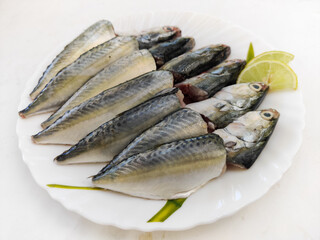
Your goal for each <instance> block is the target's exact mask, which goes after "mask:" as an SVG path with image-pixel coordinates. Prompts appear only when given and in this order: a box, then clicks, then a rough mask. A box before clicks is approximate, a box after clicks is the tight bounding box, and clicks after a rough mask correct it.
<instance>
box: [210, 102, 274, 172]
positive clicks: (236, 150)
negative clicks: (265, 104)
mask: <svg viewBox="0 0 320 240" xmlns="http://www.w3.org/2000/svg"><path fill="white" fill-rule="evenodd" d="M279 116H280V113H279V112H278V111H277V110H275V109H272V108H271V109H264V110H260V111H250V112H248V113H246V114H245V115H243V116H242V117H240V118H238V119H236V120H235V121H233V122H232V123H230V124H229V125H228V126H226V127H225V128H223V129H218V130H216V131H214V133H215V134H217V135H219V136H220V137H221V138H222V139H223V142H224V146H225V148H226V150H227V163H228V164H231V165H235V166H237V167H240V168H246V169H249V168H250V167H251V166H252V165H253V164H254V163H255V161H256V160H257V158H258V157H259V155H260V153H261V152H262V150H263V149H264V147H265V146H266V144H267V142H268V141H269V139H270V137H271V135H272V133H273V131H274V129H275V127H276V124H277V122H278V119H279Z"/></svg>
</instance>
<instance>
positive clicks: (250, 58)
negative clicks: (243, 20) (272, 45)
mask: <svg viewBox="0 0 320 240" xmlns="http://www.w3.org/2000/svg"><path fill="white" fill-rule="evenodd" d="M253 58H254V49H253V45H252V42H250V45H249V49H248V53H247V64H248V63H249V62H250V61H251V60H252V59H253Z"/></svg>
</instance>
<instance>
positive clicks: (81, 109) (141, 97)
mask: <svg viewBox="0 0 320 240" xmlns="http://www.w3.org/2000/svg"><path fill="white" fill-rule="evenodd" d="M172 85H173V77H172V74H171V73H170V72H167V71H154V72H150V73H146V74H144V75H142V76H139V77H137V78H135V79H132V80H130V81H127V82H124V83H122V84H120V85H118V86H115V87H113V88H110V89H107V90H105V91H103V92H101V93H100V94H98V95H96V96H94V97H92V98H90V99H89V100H87V101H85V102H83V103H81V104H80V105H78V106H76V107H74V108H73V109H71V110H69V111H67V112H66V113H65V114H64V115H63V116H61V117H60V118H59V119H58V120H57V121H55V122H54V123H53V124H51V125H50V126H49V127H47V128H46V129H44V130H43V131H41V132H40V133H38V134H36V135H34V136H33V137H32V139H33V141H34V142H35V143H40V144H71V145H73V144H76V143H77V142H78V141H79V140H80V139H82V138H83V137H85V136H86V135H87V134H88V133H90V132H91V131H93V130H94V129H96V128H97V127H99V126H100V125H101V124H103V123H105V122H107V121H109V120H111V119H112V118H114V117H116V115H118V114H120V113H122V112H124V111H126V110H128V109H130V108H132V107H135V106H137V105H138V104H140V103H142V102H144V101H146V100H148V99H150V98H152V97H153V96H154V95H155V94H156V93H157V92H159V91H161V90H163V89H165V88H170V87H172Z"/></svg>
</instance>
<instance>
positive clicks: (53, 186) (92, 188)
mask: <svg viewBox="0 0 320 240" xmlns="http://www.w3.org/2000/svg"><path fill="white" fill-rule="evenodd" d="M47 186H48V187H51V188H64V189H80V190H103V191H106V189H104V188H100V187H79V186H68V185H60V184H47Z"/></svg>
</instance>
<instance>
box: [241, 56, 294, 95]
mask: <svg viewBox="0 0 320 240" xmlns="http://www.w3.org/2000/svg"><path fill="white" fill-rule="evenodd" d="M247 82H263V83H266V84H268V85H269V87H270V90H286V89H288V90H289V89H294V90H296V89H297V86H298V79H297V75H296V74H295V73H294V71H293V70H292V69H291V68H290V67H289V66H288V65H286V64H284V63H282V62H280V61H274V60H265V61H258V62H256V63H252V64H250V65H249V66H247V67H246V68H245V69H244V70H243V71H242V72H241V74H240V75H239V78H238V80H237V83H247Z"/></svg>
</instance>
